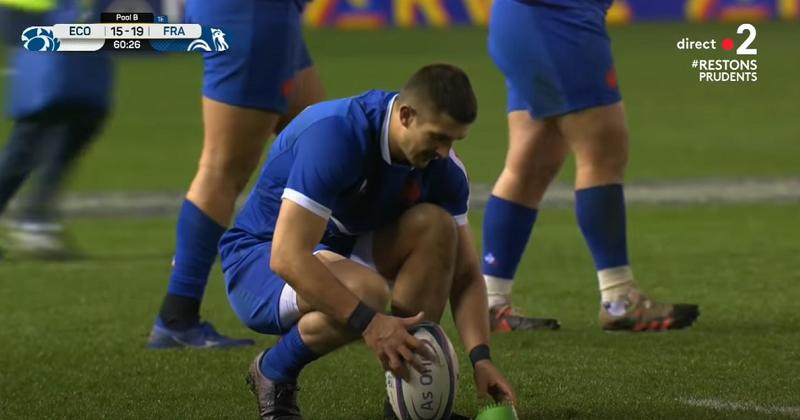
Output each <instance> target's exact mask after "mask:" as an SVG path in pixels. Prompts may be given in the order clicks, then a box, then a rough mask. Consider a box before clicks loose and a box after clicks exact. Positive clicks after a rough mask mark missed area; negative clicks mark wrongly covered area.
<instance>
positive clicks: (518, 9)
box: [488, 0, 619, 119]
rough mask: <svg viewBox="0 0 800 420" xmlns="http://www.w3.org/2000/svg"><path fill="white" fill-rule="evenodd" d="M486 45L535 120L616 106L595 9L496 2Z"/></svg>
mask: <svg viewBox="0 0 800 420" xmlns="http://www.w3.org/2000/svg"><path fill="white" fill-rule="evenodd" d="M520 39H524V40H525V42H519V40H520ZM488 43H489V52H490V55H491V56H492V59H493V60H494V62H495V64H496V65H497V66H498V67H499V68H500V70H501V71H502V72H503V74H504V75H505V76H506V79H507V81H508V83H509V85H510V86H512V87H513V88H514V89H515V90H516V91H517V92H518V93H519V95H520V96H521V97H522V98H523V99H524V100H525V101H526V103H527V104H528V105H529V110H530V111H531V112H532V114H533V115H534V116H535V117H536V118H537V119H538V118H546V117H551V116H557V115H563V114H566V113H569V112H574V111H576V110H580V109H584V108H588V107H592V106H599V105H605V104H609V103H614V102H617V101H619V91H618V89H617V86H616V77H615V73H614V68H613V60H612V57H611V45H610V40H609V38H608V35H607V33H606V30H605V13H604V10H603V8H602V7H601V6H600V5H599V4H595V3H594V2H586V4H585V5H584V6H582V7H567V6H555V5H553V4H548V3H544V2H530V3H522V2H518V1H515V0H497V1H495V2H494V4H493V6H492V14H491V18H490V22H489V42H488Z"/></svg>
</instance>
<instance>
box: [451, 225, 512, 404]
mask: <svg viewBox="0 0 800 420" xmlns="http://www.w3.org/2000/svg"><path fill="white" fill-rule="evenodd" d="M456 252H457V254H456V269H455V275H454V277H453V286H452V288H451V289H450V307H451V309H452V311H453V320H455V323H456V327H457V328H458V333H459V335H460V336H461V342H462V343H463V344H464V348H465V349H467V351H469V356H470V361H471V362H472V365H473V367H474V369H475V385H476V387H477V390H478V394H479V395H487V394H488V395H490V396H491V397H492V398H494V399H495V400H496V401H514V400H516V396H515V393H514V388H513V387H512V386H511V384H510V383H509V382H508V381H507V380H506V378H505V377H504V376H503V374H502V373H500V371H499V370H498V369H497V368H496V367H495V366H494V363H492V360H491V357H490V352H489V317H488V316H487V315H486V314H487V313H489V308H488V306H487V298H486V285H485V284H484V282H483V276H482V275H481V270H480V262H479V260H478V255H477V254H476V252H475V247H474V241H473V240H472V232H471V231H470V227H469V223H464V224H462V225H461V226H459V227H458V249H457V251H456Z"/></svg>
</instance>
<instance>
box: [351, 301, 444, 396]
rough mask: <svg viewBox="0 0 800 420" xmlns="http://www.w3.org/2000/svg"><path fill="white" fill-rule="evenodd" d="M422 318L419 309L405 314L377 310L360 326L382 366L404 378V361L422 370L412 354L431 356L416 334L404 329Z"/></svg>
mask: <svg viewBox="0 0 800 420" xmlns="http://www.w3.org/2000/svg"><path fill="white" fill-rule="evenodd" d="M422 319H423V313H422V312H420V313H418V314H417V315H416V316H412V317H409V318H398V317H394V316H389V315H384V314H381V313H378V314H376V315H375V317H374V318H372V321H371V322H370V323H369V325H367V329H366V330H364V334H363V336H364V342H366V343H367V347H369V349H370V350H372V352H373V353H375V356H377V357H378V360H379V361H380V363H381V365H382V366H383V369H384V370H388V371H391V372H392V373H393V374H394V375H395V376H399V377H401V378H403V379H405V380H406V381H408V379H409V373H408V365H411V366H412V367H414V368H415V369H416V370H417V371H420V372H421V371H422V366H421V365H420V364H419V361H418V360H417V358H416V357H415V354H419V355H421V356H423V357H425V358H427V359H431V358H432V357H433V356H432V355H431V354H430V352H429V350H428V349H427V348H426V347H425V346H423V345H422V342H421V341H420V340H419V339H418V338H416V337H414V336H413V335H411V334H409V333H408V329H409V328H411V327H412V326H413V325H415V324H419V323H420V322H422Z"/></svg>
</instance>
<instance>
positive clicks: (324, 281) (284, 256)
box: [270, 198, 426, 378]
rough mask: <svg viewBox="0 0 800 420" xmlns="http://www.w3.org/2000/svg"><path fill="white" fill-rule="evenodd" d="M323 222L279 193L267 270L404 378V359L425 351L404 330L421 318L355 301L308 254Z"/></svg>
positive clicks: (325, 269) (322, 265)
mask: <svg viewBox="0 0 800 420" xmlns="http://www.w3.org/2000/svg"><path fill="white" fill-rule="evenodd" d="M326 224H327V220H326V219H324V218H322V217H320V216H319V215H317V214H315V213H314V212H312V211H311V210H308V209H306V208H305V207H303V206H302V205H300V204H298V203H295V202H294V201H292V200H290V199H286V198H285V199H284V200H283V202H282V203H281V209H280V213H279V214H278V220H277V224H276V226H275V234H274V236H273V241H272V258H271V259H270V269H271V270H272V271H274V272H275V273H277V274H278V275H280V276H281V277H282V278H283V279H284V280H286V282H287V283H288V284H289V285H290V286H292V288H293V289H294V290H295V291H296V292H297V294H298V296H300V297H301V298H302V299H303V301H304V302H305V303H307V304H308V305H309V306H310V307H311V309H312V310H314V311H320V312H322V313H324V314H326V315H328V316H330V317H331V318H333V319H335V320H336V321H338V322H339V323H341V324H342V325H347V326H348V327H350V329H351V330H352V332H353V333H354V334H355V333H361V335H362V336H363V338H364V341H365V342H366V344H367V346H369V348H370V349H371V350H372V351H373V353H375V355H376V356H377V358H378V360H379V361H380V363H381V364H382V365H383V367H384V369H386V370H391V371H392V372H393V373H394V374H395V375H398V376H400V377H403V378H408V370H407V369H406V364H407V363H408V364H410V365H412V366H416V364H415V359H414V353H415V352H422V353H423V354H426V353H425V348H424V347H423V346H422V345H421V344H422V343H421V342H420V341H419V340H418V339H417V338H416V337H414V336H412V335H410V334H409V333H408V331H407V329H408V328H409V327H411V326H412V325H414V324H417V323H419V322H420V321H422V318H423V314H422V313H420V314H417V315H416V316H414V317H409V318H397V317H393V316H388V315H384V314H382V313H380V312H379V311H376V309H375V308H370V307H369V306H367V305H366V304H364V303H363V302H361V301H360V300H359V298H358V297H357V296H356V295H355V294H353V293H352V292H351V291H350V290H349V289H348V288H347V287H345V286H344V285H343V284H342V283H341V282H340V281H339V279H337V278H336V277H335V276H334V275H333V273H331V272H330V270H328V268H327V267H325V265H324V264H323V263H322V262H321V261H320V260H319V259H317V257H315V256H314V254H313V252H314V247H315V246H316V245H317V243H319V240H320V238H321V237H322V235H323V233H324V230H325V226H326Z"/></svg>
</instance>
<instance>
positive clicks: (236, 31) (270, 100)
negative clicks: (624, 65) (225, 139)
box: [186, 0, 312, 113]
mask: <svg viewBox="0 0 800 420" xmlns="http://www.w3.org/2000/svg"><path fill="white" fill-rule="evenodd" d="M301 14H302V6H301V5H300V4H299V2H295V1H292V0H225V1H221V0H215V1H210V0H188V1H187V2H186V21H187V22H190V23H198V24H201V25H207V26H211V27H213V28H218V29H221V30H222V31H223V32H224V33H225V40H226V42H227V44H228V45H229V47H230V48H229V49H228V50H227V51H222V52H207V53H203V60H204V66H205V70H204V73H203V95H204V96H206V97H208V98H211V99H214V100H216V101H219V102H223V103H226V104H228V105H234V106H240V107H245V108H256V109H263V110H268V111H272V112H276V113H284V112H286V109H287V105H288V98H289V96H290V94H291V90H292V81H293V79H294V76H295V75H296V74H297V73H298V72H299V71H300V70H303V69H305V68H308V67H310V66H311V64H312V63H311V57H310V56H309V54H308V49H307V48H306V45H305V42H304V41H303V34H302V28H301V22H300V17H301Z"/></svg>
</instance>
